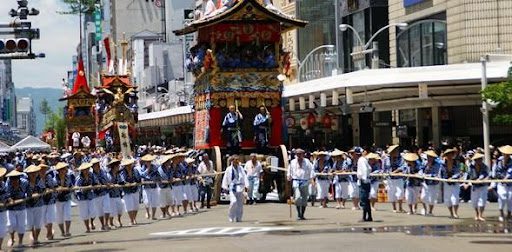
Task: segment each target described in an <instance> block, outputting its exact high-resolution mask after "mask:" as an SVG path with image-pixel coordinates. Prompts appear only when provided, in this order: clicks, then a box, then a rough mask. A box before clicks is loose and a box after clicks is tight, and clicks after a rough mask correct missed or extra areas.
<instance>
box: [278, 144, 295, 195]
mask: <svg viewBox="0 0 512 252" xmlns="http://www.w3.org/2000/svg"><path fill="white" fill-rule="evenodd" d="M279 149H280V152H279V154H280V157H279V165H280V166H281V167H283V168H285V169H286V170H288V166H289V163H290V162H289V161H290V160H289V157H288V150H287V149H286V146H285V145H283V144H281V145H279ZM283 174H284V176H283V180H282V181H281V183H283V185H282V186H283V188H284V190H282V191H281V192H279V201H281V202H286V201H287V200H288V199H289V198H290V195H291V192H292V187H291V184H290V183H289V182H288V179H287V177H286V176H287V174H286V172H285V171H283Z"/></svg>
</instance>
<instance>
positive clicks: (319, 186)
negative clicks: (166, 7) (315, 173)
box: [316, 180, 331, 200]
mask: <svg viewBox="0 0 512 252" xmlns="http://www.w3.org/2000/svg"><path fill="white" fill-rule="evenodd" d="M330 184H331V183H330V181H329V180H317V181H316V190H317V191H318V193H317V195H316V199H318V200H322V199H327V198H329V185H330Z"/></svg>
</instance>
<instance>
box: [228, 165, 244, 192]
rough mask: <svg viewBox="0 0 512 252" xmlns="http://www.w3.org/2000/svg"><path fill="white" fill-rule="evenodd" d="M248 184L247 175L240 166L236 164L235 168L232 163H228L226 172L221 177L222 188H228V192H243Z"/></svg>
mask: <svg viewBox="0 0 512 252" xmlns="http://www.w3.org/2000/svg"><path fill="white" fill-rule="evenodd" d="M248 184H249V181H248V180H247V175H246V174H245V171H244V169H243V168H242V166H240V165H238V167H236V168H235V167H233V165H230V166H229V167H228V168H226V172H225V173H224V177H223V178H222V189H224V190H229V191H230V192H233V191H235V192H243V191H244V188H245V187H247V185H248Z"/></svg>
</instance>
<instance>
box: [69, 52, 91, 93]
mask: <svg viewBox="0 0 512 252" xmlns="http://www.w3.org/2000/svg"><path fill="white" fill-rule="evenodd" d="M80 89H83V90H85V91H87V93H90V92H91V90H90V89H89V85H87V79H86V78H85V71H84V60H83V59H82V57H80V59H79V60H78V74H77V75H76V78H75V83H74V84H73V94H76V93H77V92H78V91H79V90H80Z"/></svg>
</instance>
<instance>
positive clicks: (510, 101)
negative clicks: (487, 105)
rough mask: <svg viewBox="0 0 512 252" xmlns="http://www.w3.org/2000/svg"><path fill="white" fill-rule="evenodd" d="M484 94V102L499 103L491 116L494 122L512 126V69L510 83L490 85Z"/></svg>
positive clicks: (511, 70)
mask: <svg viewBox="0 0 512 252" xmlns="http://www.w3.org/2000/svg"><path fill="white" fill-rule="evenodd" d="M482 94H483V98H484V100H491V101H493V102H496V103H499V104H498V106H497V107H496V108H495V109H494V110H493V111H492V114H491V115H492V120H493V122H495V123H497V124H507V125H512V67H511V68H510V69H509V79H508V81H506V82H502V83H498V84H492V85H489V86H487V88H486V89H484V90H483V91H482Z"/></svg>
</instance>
